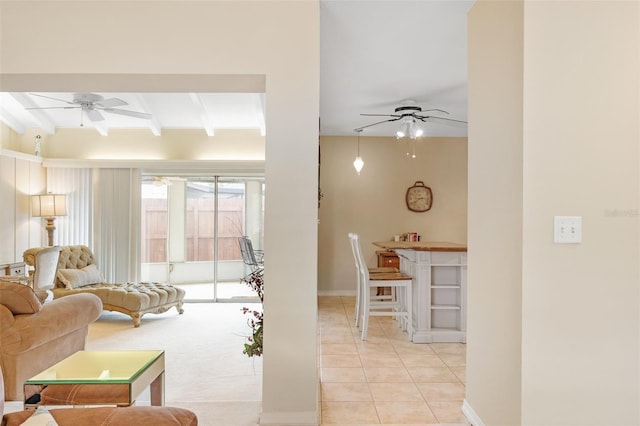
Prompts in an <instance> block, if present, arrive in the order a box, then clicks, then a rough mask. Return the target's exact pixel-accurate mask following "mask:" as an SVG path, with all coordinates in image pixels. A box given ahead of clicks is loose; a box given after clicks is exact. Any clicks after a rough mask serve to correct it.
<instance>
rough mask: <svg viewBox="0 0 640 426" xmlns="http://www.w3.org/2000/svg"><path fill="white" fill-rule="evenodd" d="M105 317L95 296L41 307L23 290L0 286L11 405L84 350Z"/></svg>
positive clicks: (1, 339) (1, 356)
mask: <svg viewBox="0 0 640 426" xmlns="http://www.w3.org/2000/svg"><path fill="white" fill-rule="evenodd" d="M101 312H102V303H101V302H100V299H99V298H98V297H96V296H94V295H92V294H77V295H75V296H74V297H67V298H64V299H59V300H53V301H51V302H49V303H45V304H44V305H42V304H41V303H40V300H39V299H38V297H37V296H36V294H35V292H34V291H33V290H32V289H31V287H28V286H26V285H24V284H19V283H13V282H0V368H2V370H3V371H4V389H5V395H6V398H7V400H21V399H23V397H24V395H23V383H24V381H25V380H27V379H28V378H30V377H32V376H34V375H36V374H38V373H39V372H41V371H42V370H44V369H46V368H47V367H50V366H51V365H53V364H55V363H56V362H58V361H61V360H63V359H64V358H66V357H68V356H69V355H71V354H73V353H75V352H77V351H79V350H83V349H84V347H85V341H86V337H87V332H88V330H89V324H91V323H92V322H94V321H95V320H96V319H98V317H99V316H100V313H101Z"/></svg>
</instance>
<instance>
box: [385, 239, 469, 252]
mask: <svg viewBox="0 0 640 426" xmlns="http://www.w3.org/2000/svg"><path fill="white" fill-rule="evenodd" d="M373 245H375V246H378V247H381V248H383V249H385V250H395V249H404V250H416V251H467V246H466V244H457V243H448V242H442V241H414V242H409V241H376V242H374V243H373Z"/></svg>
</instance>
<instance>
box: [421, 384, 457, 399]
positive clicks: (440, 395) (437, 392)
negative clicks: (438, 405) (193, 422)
mask: <svg viewBox="0 0 640 426" xmlns="http://www.w3.org/2000/svg"><path fill="white" fill-rule="evenodd" d="M416 386H417V387H418V389H420V392H421V393H422V395H423V396H424V399H426V400H427V402H432V401H442V400H452V399H458V400H462V399H464V385H463V384H462V383H416Z"/></svg>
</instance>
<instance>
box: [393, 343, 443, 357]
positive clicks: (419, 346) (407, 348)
mask: <svg viewBox="0 0 640 426" xmlns="http://www.w3.org/2000/svg"><path fill="white" fill-rule="evenodd" d="M392 344H393V346H394V347H395V348H396V351H397V352H398V353H413V352H418V353H425V352H426V353H429V354H432V355H435V352H434V350H433V349H432V348H431V345H430V344H427V343H413V342H410V341H408V340H398V341H396V340H394V341H393V342H392Z"/></svg>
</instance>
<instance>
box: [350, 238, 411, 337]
mask: <svg viewBox="0 0 640 426" xmlns="http://www.w3.org/2000/svg"><path fill="white" fill-rule="evenodd" d="M348 236H349V246H350V247H351V253H352V254H353V261H354V263H355V265H356V305H355V315H354V320H355V325H356V327H358V326H359V325H360V318H361V315H362V304H361V300H362V274H361V273H360V263H359V262H358V257H357V256H358V255H357V253H356V241H357V240H358V238H359V237H358V234H355V233H353V232H349V234H348ZM358 244H359V243H358ZM358 250H359V245H358ZM367 270H368V271H369V274H379V273H389V272H400V270H399V269H398V268H394V267H373V268H371V267H367ZM394 297H395V295H394V293H393V288H392V292H391V295H382V296H377V299H379V300H382V299H392V298H394Z"/></svg>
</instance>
